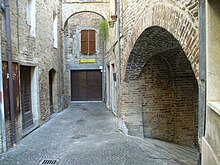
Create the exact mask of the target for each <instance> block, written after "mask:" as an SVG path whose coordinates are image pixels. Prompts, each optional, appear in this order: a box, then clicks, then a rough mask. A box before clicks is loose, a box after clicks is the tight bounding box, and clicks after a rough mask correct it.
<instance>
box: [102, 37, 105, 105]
mask: <svg viewBox="0 0 220 165" xmlns="http://www.w3.org/2000/svg"><path fill="white" fill-rule="evenodd" d="M102 101H103V102H105V41H104V39H103V38H102Z"/></svg>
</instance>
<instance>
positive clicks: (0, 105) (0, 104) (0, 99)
mask: <svg viewBox="0 0 220 165" xmlns="http://www.w3.org/2000/svg"><path fill="white" fill-rule="evenodd" d="M1 37H2V35H1V33H0V116H1V133H2V148H3V152H6V150H7V147H6V129H5V111H4V94H3V79H2V47H1V46H2V40H1Z"/></svg>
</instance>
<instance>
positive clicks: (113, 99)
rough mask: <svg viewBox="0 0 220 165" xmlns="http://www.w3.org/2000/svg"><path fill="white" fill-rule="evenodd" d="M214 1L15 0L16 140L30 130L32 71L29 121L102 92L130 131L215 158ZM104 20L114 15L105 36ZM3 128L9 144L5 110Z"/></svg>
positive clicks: (205, 161) (96, 97) (216, 42)
mask: <svg viewBox="0 0 220 165" xmlns="http://www.w3.org/2000/svg"><path fill="white" fill-rule="evenodd" d="M218 5H219V4H218V2H214V1H213V2H211V1H210V2H209V1H205V0H202V1H198V0H187V1H184V0H178V1H174V0H142V1H134V0H121V1H118V0H63V1H62V2H61V1H58V0H57V1H55V3H54V1H52V0H47V1H45V0H29V1H25V0H22V1H19V2H18V1H17V3H15V2H10V6H11V18H12V21H11V24H12V46H13V48H12V50H13V62H14V63H13V67H14V70H15V73H17V74H15V76H14V81H15V82H16V81H17V82H18V83H17V84H16V83H15V84H16V85H17V88H16V89H18V90H17V91H15V93H16V94H15V95H16V99H15V100H16V106H17V111H16V129H17V132H18V133H17V134H18V137H17V138H18V140H19V139H20V138H21V137H22V135H23V134H24V132H25V131H26V130H25V129H23V125H24V124H23V125H22V123H23V121H22V120H23V119H24V116H23V115H24V113H22V110H23V108H25V107H22V105H23V104H22V103H23V102H22V100H24V96H23V93H22V92H24V91H25V89H24V86H25V83H28V82H27V81H25V79H24V75H26V74H27V73H28V74H30V75H31V76H30V77H29V79H30V82H31V83H30V82H29V85H30V89H29V91H31V95H30V94H29V96H30V98H32V99H31V107H32V112H33V113H32V116H33V117H32V118H33V127H34V126H38V125H39V124H40V123H41V122H42V121H46V120H48V119H49V118H50V116H51V114H52V113H53V112H58V111H60V110H62V108H64V107H67V106H68V104H69V103H70V102H71V101H105V103H106V105H107V107H108V108H109V109H111V110H112V111H113V113H114V114H115V115H116V116H117V117H118V118H119V119H120V120H119V121H120V127H121V129H122V130H123V131H124V132H126V133H128V134H130V135H134V136H138V137H141V138H155V139H160V140H164V141H169V142H172V143H176V144H180V145H184V146H189V147H196V148H198V149H199V152H200V153H202V155H203V156H202V162H203V164H208V162H210V161H211V162H213V164H218V163H219V156H218V155H219V150H218V148H219V147H218V146H219V140H218V139H219V132H220V131H219V128H218V125H219V121H218V120H219V103H218V101H219V90H218V84H219V76H218V73H219V69H217V68H218V62H219V56H218V52H219V51H218V45H219V39H218V37H219V36H218V35H217V34H218V33H217V32H218V29H219V25H218V23H219V14H218V13H219V12H218V9H217V8H216V6H218ZM199 9H200V10H199ZM32 10H35V11H36V14H33V13H32V12H31V11H32ZM1 14H2V15H1V22H0V23H1V25H2V26H1V27H2V28H1V31H2V37H1V39H2V44H1V46H2V48H3V49H2V50H3V52H2V57H3V61H7V57H6V52H5V51H4V50H5V49H6V37H5V29H4V23H5V20H4V17H3V14H4V12H2V13H1ZM115 18H116V19H115ZM199 19H200V21H199ZM102 20H107V21H108V23H109V33H110V36H109V39H108V40H107V41H106V42H102V40H101V38H100V35H99V24H100V22H101V21H102ZM55 27H57V28H55ZM55 29H58V30H55ZM56 34H57V35H56ZM199 35H200V38H201V39H200V41H199ZM83 45H84V46H83ZM90 48H91V50H92V51H91V50H90ZM199 49H200V50H199ZM206 66H207V68H206ZM4 68H5V70H7V63H4V62H3V71H4ZM3 76H4V77H5V76H7V72H4V73H3ZM97 84H98V85H97ZM91 89H92V90H91ZM97 91H98V92H97ZM33 98H34V99H33ZM206 98H207V99H206ZM7 115H9V113H8V112H7V111H6V117H7ZM6 128H7V135H8V138H7V139H8V144H10V143H9V140H10V137H9V135H10V133H9V131H10V125H9V118H7V120H6ZM216 146H217V147H216ZM204 155H208V156H207V157H206V156H204Z"/></svg>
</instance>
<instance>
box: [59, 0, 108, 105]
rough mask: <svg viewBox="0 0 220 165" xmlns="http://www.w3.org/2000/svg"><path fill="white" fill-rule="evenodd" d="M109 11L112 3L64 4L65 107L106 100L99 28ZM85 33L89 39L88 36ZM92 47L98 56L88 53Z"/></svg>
mask: <svg viewBox="0 0 220 165" xmlns="http://www.w3.org/2000/svg"><path fill="white" fill-rule="evenodd" d="M79 2H80V3H79ZM108 9H109V3H108V1H95V2H94V1H93V2H92V3H91V2H90V1H83V2H82V1H64V2H63V4H62V10H63V13H62V18H63V25H62V26H63V30H64V37H63V38H64V51H63V52H64V65H63V69H64V74H63V75H64V80H65V81H64V91H65V92H64V93H65V105H67V104H68V103H69V102H70V101H102V100H103V97H104V92H103V91H104V88H103V87H104V85H103V84H104V80H103V79H104V71H103V68H104V61H103V60H104V43H103V41H102V39H101V37H100V34H99V26H100V22H101V21H102V20H104V19H106V18H107V14H108ZM85 32H86V33H87V34H88V35H87V34H85V35H86V36H84V35H83V33H85ZM92 34H94V35H93V38H91V35H92ZM85 40H86V41H85ZM87 40H88V42H87ZM85 45H86V47H85ZM91 45H93V46H94V50H93V51H94V52H93V51H92V52H84V51H85V50H83V49H84V48H85V49H88V50H90V47H91Z"/></svg>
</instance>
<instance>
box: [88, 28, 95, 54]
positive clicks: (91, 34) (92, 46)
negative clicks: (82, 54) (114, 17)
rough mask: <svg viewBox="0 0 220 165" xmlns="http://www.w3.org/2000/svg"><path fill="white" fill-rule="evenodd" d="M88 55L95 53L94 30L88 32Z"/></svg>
mask: <svg viewBox="0 0 220 165" xmlns="http://www.w3.org/2000/svg"><path fill="white" fill-rule="evenodd" d="M88 32H89V54H95V53H96V38H95V30H89V31H88Z"/></svg>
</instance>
